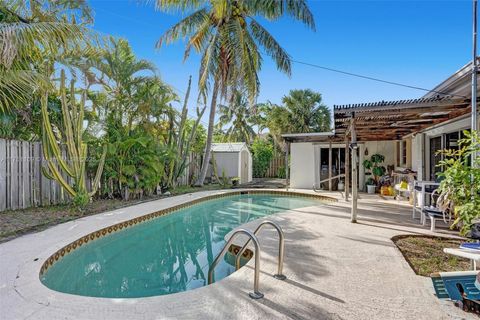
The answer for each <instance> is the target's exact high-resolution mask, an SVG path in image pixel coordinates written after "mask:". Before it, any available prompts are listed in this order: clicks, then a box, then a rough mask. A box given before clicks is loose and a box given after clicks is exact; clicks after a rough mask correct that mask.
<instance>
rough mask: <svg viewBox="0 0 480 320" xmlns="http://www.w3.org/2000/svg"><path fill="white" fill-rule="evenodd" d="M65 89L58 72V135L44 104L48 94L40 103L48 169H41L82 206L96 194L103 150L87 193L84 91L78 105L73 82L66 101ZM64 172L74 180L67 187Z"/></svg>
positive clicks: (100, 173) (63, 74)
mask: <svg viewBox="0 0 480 320" xmlns="http://www.w3.org/2000/svg"><path fill="white" fill-rule="evenodd" d="M66 91H67V90H66V88H65V72H64V71H63V70H62V71H61V76H60V99H61V104H62V116H63V128H61V130H58V131H59V132H56V133H57V136H56V135H55V133H54V129H53V127H52V125H51V123H50V118H49V115H48V110H47V104H48V95H47V94H45V95H44V96H43V97H42V100H41V108H42V120H43V127H42V131H43V135H42V145H43V153H44V157H45V159H46V160H47V166H45V167H42V171H43V174H44V175H45V176H46V177H47V178H49V179H53V180H56V181H58V183H60V185H61V186H62V188H63V189H64V190H65V191H67V192H68V194H69V195H70V196H72V198H73V200H74V203H76V204H77V205H80V206H83V205H85V204H87V203H88V201H89V200H90V199H91V197H92V196H93V195H94V194H95V193H96V192H97V188H98V185H99V183H100V177H101V175H102V171H103V165H104V163H105V156H106V149H104V151H103V154H102V156H101V158H100V162H99V164H98V167H97V172H96V174H95V179H94V181H93V186H92V190H91V192H88V191H87V185H86V181H85V174H86V173H85V166H86V160H87V144H86V143H85V142H84V141H83V133H84V129H83V118H84V110H85V97H86V92H83V93H82V98H81V101H80V103H79V104H78V105H77V102H76V101H75V82H74V81H73V80H72V81H71V83H70V92H69V97H68V99H67V94H66ZM57 137H58V138H57ZM62 145H65V147H66V157H64V156H63V155H62V149H61V146H62ZM63 173H65V174H66V175H68V176H70V177H71V178H72V179H73V184H72V185H70V184H69V183H68V181H67V179H65V178H64V175H63Z"/></svg>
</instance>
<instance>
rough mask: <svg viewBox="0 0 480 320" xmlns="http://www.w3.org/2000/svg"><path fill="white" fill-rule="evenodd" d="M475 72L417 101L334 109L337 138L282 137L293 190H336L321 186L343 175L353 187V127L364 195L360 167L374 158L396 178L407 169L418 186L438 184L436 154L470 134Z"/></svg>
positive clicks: (319, 135)
mask: <svg viewBox="0 0 480 320" xmlns="http://www.w3.org/2000/svg"><path fill="white" fill-rule="evenodd" d="M471 69H472V64H471V63H469V64H467V65H465V66H464V67H463V68H461V69H460V70H458V71H457V72H456V73H454V74H453V75H452V76H450V77H449V78H448V79H446V80H445V81H443V82H442V83H441V84H439V85H438V86H437V87H435V88H434V89H433V90H432V91H431V92H429V93H428V94H426V95H424V96H423V97H421V98H418V99H413V100H401V101H379V102H374V103H362V104H354V105H343V106H335V107H334V123H335V128H334V131H333V132H317V133H298V134H295V133H293V134H284V135H282V136H283V138H284V140H285V141H286V142H287V144H288V146H289V152H290V154H291V156H290V174H289V185H290V187H291V188H305V189H311V188H312V187H314V186H315V187H316V188H325V189H331V190H335V189H336V185H335V184H336V183H338V179H337V181H335V180H333V179H332V182H322V181H328V180H329V178H330V177H335V176H337V175H340V174H347V177H349V182H350V179H351V167H352V164H351V163H348V162H347V158H346V154H345V150H346V149H345V147H346V145H348V144H349V143H350V128H351V126H352V124H353V125H354V128H355V132H356V137H357V142H358V143H357V146H358V151H357V152H358V157H357V159H358V160H357V161H358V162H357V166H358V188H359V189H360V190H364V189H365V182H366V180H367V178H368V176H367V175H366V172H365V169H364V167H363V165H362V163H363V161H364V160H365V159H367V158H369V157H370V156H371V155H372V154H375V153H379V154H381V155H383V156H384V157H385V161H384V163H383V164H382V165H383V166H385V167H387V166H389V167H390V168H394V170H395V171H396V172H405V170H408V169H409V170H411V172H412V175H414V177H415V179H417V180H422V181H433V180H435V179H436V173H437V172H438V171H440V170H441V167H439V166H438V163H439V162H440V160H441V157H442V156H441V155H439V154H438V153H437V151H439V150H442V149H446V148H447V149H453V148H457V147H458V143H457V141H458V140H459V139H460V138H461V137H462V130H468V129H470V128H471V122H472V119H471V111H470V110H471V107H470V106H471V101H470V100H471V82H470V81H471ZM477 92H478V93H479V94H480V90H479V89H478V88H477ZM477 121H478V116H477ZM348 158H350V157H348ZM346 168H348V169H347V170H345V169H346ZM341 179H342V180H345V178H343V177H342V178H341ZM320 182H322V183H320Z"/></svg>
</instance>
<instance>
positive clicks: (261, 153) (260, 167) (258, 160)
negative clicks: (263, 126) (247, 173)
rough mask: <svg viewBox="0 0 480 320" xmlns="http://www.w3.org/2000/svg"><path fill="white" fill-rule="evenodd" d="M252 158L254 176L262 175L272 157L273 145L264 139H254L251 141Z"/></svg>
mask: <svg viewBox="0 0 480 320" xmlns="http://www.w3.org/2000/svg"><path fill="white" fill-rule="evenodd" d="M251 148H252V153H253V155H252V160H253V168H254V172H255V176H256V177H263V176H264V175H265V173H266V172H267V170H268V166H269V165H270V161H271V160H272V157H273V146H272V144H271V143H269V142H268V141H266V140H263V139H259V138H257V139H255V140H254V141H253V143H252V147H251Z"/></svg>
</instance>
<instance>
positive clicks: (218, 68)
mask: <svg viewBox="0 0 480 320" xmlns="http://www.w3.org/2000/svg"><path fill="white" fill-rule="evenodd" d="M156 7H157V8H158V9H159V10H179V11H182V12H184V11H187V10H191V11H193V13H191V14H190V15H188V16H187V17H185V18H183V19H182V20H181V21H179V22H178V23H177V24H175V25H174V26H172V27H171V28H170V29H168V30H167V31H166V32H165V33H164V34H163V36H162V37H161V38H160V39H159V41H158V43H157V47H161V46H162V45H163V44H164V43H167V44H168V43H171V42H174V41H177V40H179V39H187V41H186V47H185V55H184V58H185V59H186V58H188V56H189V54H190V51H191V49H192V48H194V50H195V51H197V52H198V53H199V54H200V55H201V66H200V70H199V79H198V85H199V90H200V94H201V95H202V96H203V97H206V96H207V92H208V91H209V89H210V91H211V96H210V97H211V102H210V116H209V121H208V123H209V125H208V134H207V142H206V147H205V157H204V161H203V165H202V170H201V173H200V175H199V178H198V181H197V183H196V184H197V185H202V184H203V181H204V179H205V175H206V173H207V168H208V165H209V161H210V151H211V143H212V138H213V131H214V120H215V113H216V106H217V100H218V98H220V99H222V98H225V97H226V96H227V93H228V92H229V90H230V91H232V92H233V91H234V90H235V89H236V88H239V87H241V88H244V89H245V90H246V93H247V95H248V97H249V100H250V102H251V103H253V101H254V100H255V98H256V97H257V95H258V92H259V86H260V83H259V79H258V72H259V70H260V68H261V62H262V51H264V52H265V53H266V54H267V55H268V56H270V57H271V58H272V59H273V60H274V61H275V63H276V65H277V68H278V69H279V70H280V71H282V72H284V73H286V74H288V75H290V73H291V60H290V57H289V56H288V54H287V53H286V52H285V50H284V49H283V48H282V47H281V46H280V44H279V43H278V42H277V41H276V40H275V38H273V36H272V35H270V33H269V32H268V31H267V30H266V29H265V28H264V27H263V26H262V25H261V24H260V23H259V22H258V21H257V18H258V17H260V18H266V19H267V20H270V21H274V20H277V19H279V18H280V17H282V16H283V15H287V16H290V17H292V18H293V19H296V20H299V21H301V22H303V23H305V24H306V25H307V26H308V27H310V28H312V29H314V28H315V23H314V18H313V15H312V13H311V12H310V10H309V8H308V6H307V4H306V1H304V0H278V1H269V0H248V1H236V0H221V1H218V0H156Z"/></svg>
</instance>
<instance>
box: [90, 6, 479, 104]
mask: <svg viewBox="0 0 480 320" xmlns="http://www.w3.org/2000/svg"><path fill="white" fill-rule="evenodd" d="M150 2H152V1H150ZM90 4H91V6H92V8H93V10H94V11H95V26H94V28H95V29H96V30H98V31H101V32H102V33H107V34H111V35H114V36H119V37H123V38H126V39H128V40H129V41H130V43H131V45H132V47H133V49H134V51H135V53H136V54H137V56H138V57H140V58H145V59H149V60H151V61H153V62H154V63H155V64H156V65H157V67H158V69H159V74H160V75H161V77H162V78H163V79H164V81H166V82H167V83H169V84H171V85H172V86H174V87H175V88H178V89H180V90H183V91H185V90H186V86H187V79H188V76H189V75H190V74H191V75H192V76H193V79H194V80H195V81H194V83H195V84H196V80H197V74H198V66H199V61H198V56H197V55H195V54H193V55H192V56H191V57H190V58H189V60H187V61H186V62H183V49H184V43H182V42H178V43H176V44H173V45H169V46H166V47H163V48H162V49H161V50H156V49H155V42H156V41H157V40H158V38H159V37H160V35H162V34H163V32H164V31H165V30H167V28H169V27H170V26H171V25H173V24H174V23H175V22H176V21H178V19H180V18H181V17H182V15H181V14H173V13H169V14H166V13H162V12H156V11H155V10H154V8H153V5H145V4H141V3H140V2H138V1H130V0H123V1H108V0H91V1H90ZM309 4H310V7H311V10H312V12H313V14H314V16H315V21H316V24H317V31H316V32H313V31H310V30H309V29H307V28H306V27H305V26H303V25H302V24H300V23H298V22H294V21H292V20H290V19H288V18H285V19H282V20H280V21H277V22H265V23H264V26H265V27H267V28H268V30H269V31H270V32H271V33H272V34H273V35H274V36H275V37H276V39H277V40H278V41H279V42H280V44H281V45H282V46H283V47H284V48H285V49H286V50H287V52H288V53H289V54H290V55H291V56H292V57H293V58H294V59H295V60H300V61H305V62H309V63H313V64H319V65H322V66H326V67H331V68H336V69H341V70H344V71H348V72H353V73H359V74H364V75H368V76H372V77H377V78H382V79H385V80H390V81H396V82H402V83H406V84H409V85H415V86H419V87H424V88H433V87H434V86H435V85H437V84H438V83H440V82H441V81H442V80H444V79H445V78H447V77H448V76H449V75H451V74H452V73H453V72H455V71H456V70H458V69H459V68H460V67H462V66H463V65H464V64H466V63H467V62H468V61H469V60H470V59H471V48H472V46H471V42H472V35H471V19H472V4H471V1H468V0H464V1H463V0H456V1H341V0H338V1H318V0H317V1H309ZM260 81H261V93H260V97H259V100H258V101H259V102H261V101H265V100H270V101H272V102H276V103H279V102H280V101H281V98H282V96H283V95H285V94H287V93H288V91H289V90H290V89H303V88H310V89H313V90H315V91H318V92H320V93H322V95H323V99H324V102H325V103H326V104H327V105H328V106H329V107H332V106H333V105H334V104H348V103H360V102H372V101H377V100H397V99H406V98H415V97H419V96H421V95H423V94H424V92H422V91H417V90H412V89H407V88H402V87H397V86H391V85H387V84H382V83H377V82H372V81H368V80H364V79H358V78H352V77H348V76H345V75H340V74H336V73H332V72H329V71H323V70H319V69H314V68H311V67H308V66H302V65H298V64H294V65H293V73H292V76H291V77H290V78H289V77H288V76H286V75H283V74H281V73H280V72H278V71H277V70H276V69H275V65H274V64H273V63H272V62H271V61H270V60H269V58H268V57H266V58H265V60H264V64H263V68H262V71H261V73H260ZM193 93H194V94H196V88H194V91H193ZM181 95H183V94H182V93H181ZM194 100H195V99H192V100H191V101H192V104H193V101H194Z"/></svg>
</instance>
